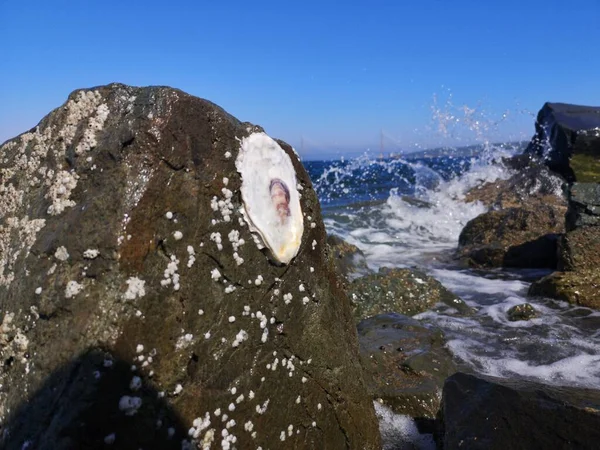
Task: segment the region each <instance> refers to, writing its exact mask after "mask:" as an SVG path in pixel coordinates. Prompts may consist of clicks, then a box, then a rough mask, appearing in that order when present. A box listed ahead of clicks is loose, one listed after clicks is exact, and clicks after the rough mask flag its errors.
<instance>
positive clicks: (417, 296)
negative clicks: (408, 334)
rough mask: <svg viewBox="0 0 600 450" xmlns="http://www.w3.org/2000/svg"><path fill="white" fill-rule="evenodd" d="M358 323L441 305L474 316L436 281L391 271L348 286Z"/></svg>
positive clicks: (404, 271)
mask: <svg viewBox="0 0 600 450" xmlns="http://www.w3.org/2000/svg"><path fill="white" fill-rule="evenodd" d="M347 292H348V296H349V297H350V301H351V304H352V308H353V310H354V317H355V318H356V320H357V321H358V320H362V319H365V318H367V317H371V316H374V315H377V314H384V313H398V314H405V315H407V316H414V315H415V314H419V313H422V312H424V311H427V310H429V309H432V308H434V307H435V306H436V305H437V304H438V303H442V304H445V306H446V307H449V308H452V309H454V310H456V311H457V312H458V313H459V314H469V313H471V308H469V307H468V306H467V305H466V304H465V303H464V301H463V300H462V299H461V298H460V297H458V296H457V295H455V294H453V293H452V292H451V291H449V290H448V289H446V288H445V287H444V286H443V285H442V284H441V283H440V282H439V281H437V280H436V279H435V278H433V277H430V276H429V275H427V274H425V273H424V272H421V271H419V270H416V269H389V268H386V267H383V268H381V269H380V270H379V272H378V273H374V274H371V275H367V276H363V277H361V278H357V279H355V280H354V281H352V282H351V283H349V284H348V285H347Z"/></svg>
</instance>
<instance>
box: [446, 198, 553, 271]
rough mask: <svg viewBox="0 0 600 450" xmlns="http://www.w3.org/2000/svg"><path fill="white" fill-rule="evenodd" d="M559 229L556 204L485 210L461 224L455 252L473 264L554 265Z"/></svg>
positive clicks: (534, 266)
mask: <svg viewBox="0 0 600 450" xmlns="http://www.w3.org/2000/svg"><path fill="white" fill-rule="evenodd" d="M563 230H564V209H563V208H560V207H555V206H551V205H544V204H537V205H536V207H535V208H533V207H532V208H529V207H519V208H507V209H503V210H500V211H489V212H487V213H484V214H481V215H479V216H477V217H476V218H474V219H472V220H470V221H469V222H468V223H467V225H465V227H464V228H463V230H462V231H461V234H460V236H459V239H458V251H457V256H458V257H459V258H460V259H462V260H463V261H465V262H466V263H467V264H469V265H471V266H476V267H481V266H483V267H521V268H556V265H557V240H558V237H559V234H560V233H561V232H563Z"/></svg>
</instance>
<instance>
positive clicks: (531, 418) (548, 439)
mask: <svg viewBox="0 0 600 450" xmlns="http://www.w3.org/2000/svg"><path fill="white" fill-rule="evenodd" d="M441 421H442V431H441V433H440V436H439V442H438V445H439V446H440V447H442V448H444V449H456V448H465V449H485V450H494V449H498V450H505V449H565V450H567V449H590V450H591V449H595V448H597V447H598V441H599V440H600V391H597V390H592V389H581V388H573V387H566V386H561V387H551V386H546V385H543V384H540V383H534V382H524V381H508V380H503V379H496V378H489V379H484V378H480V377H476V376H473V375H467V374H464V373H456V374H454V375H452V376H451V377H450V378H448V380H446V383H445V384H444V394H443V399H442V407H441Z"/></svg>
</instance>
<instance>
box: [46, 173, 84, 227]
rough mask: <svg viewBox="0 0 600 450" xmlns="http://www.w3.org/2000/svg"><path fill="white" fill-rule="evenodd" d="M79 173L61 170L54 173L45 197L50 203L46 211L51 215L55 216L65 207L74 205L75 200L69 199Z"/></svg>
mask: <svg viewBox="0 0 600 450" xmlns="http://www.w3.org/2000/svg"><path fill="white" fill-rule="evenodd" d="M78 179H79V175H77V174H76V173H75V172H73V173H71V172H67V171H66V170H61V171H59V172H57V173H56V175H55V177H54V180H53V181H52V184H51V185H50V187H49V189H48V192H47V193H46V198H47V199H49V200H50V201H51V202H52V204H51V205H50V206H48V210H47V213H48V214H50V215H51V216H56V215H58V214H60V213H62V212H63V211H64V210H65V209H66V208H69V207H72V206H75V202H74V201H73V200H71V199H70V197H71V192H72V191H73V189H75V187H77V180H78Z"/></svg>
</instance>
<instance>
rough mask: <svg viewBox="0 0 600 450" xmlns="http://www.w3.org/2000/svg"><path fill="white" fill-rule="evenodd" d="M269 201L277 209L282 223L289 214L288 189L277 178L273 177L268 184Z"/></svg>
mask: <svg viewBox="0 0 600 450" xmlns="http://www.w3.org/2000/svg"><path fill="white" fill-rule="evenodd" d="M269 192H270V194H271V202H273V206H274V207H275V210H276V211H277V215H278V216H279V221H280V222H281V223H282V224H284V223H285V222H286V221H287V218H288V217H289V216H290V215H291V211H290V190H289V189H288V187H287V185H286V184H285V183H284V182H283V180H280V179H279V178H273V179H272V180H271V183H270V184H269Z"/></svg>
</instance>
